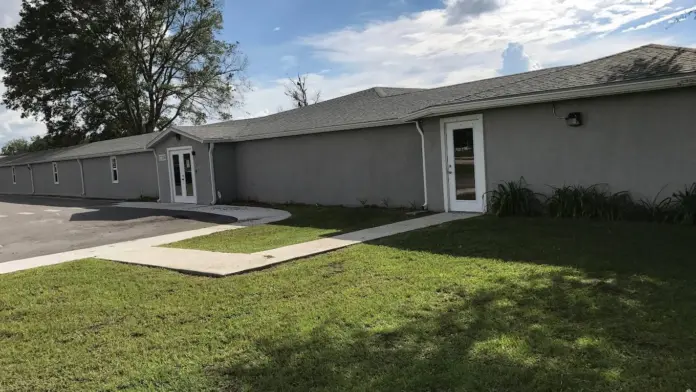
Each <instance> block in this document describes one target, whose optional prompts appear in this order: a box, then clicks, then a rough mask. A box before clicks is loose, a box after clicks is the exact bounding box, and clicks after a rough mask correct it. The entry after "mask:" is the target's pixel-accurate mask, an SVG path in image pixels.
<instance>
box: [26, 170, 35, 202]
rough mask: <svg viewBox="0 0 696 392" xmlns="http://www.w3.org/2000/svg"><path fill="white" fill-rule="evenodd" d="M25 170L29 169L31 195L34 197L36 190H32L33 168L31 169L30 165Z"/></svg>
mask: <svg viewBox="0 0 696 392" xmlns="http://www.w3.org/2000/svg"><path fill="white" fill-rule="evenodd" d="M27 169H29V175H30V176H31V194H32V195H35V194H36V189H34V168H33V167H31V165H27Z"/></svg>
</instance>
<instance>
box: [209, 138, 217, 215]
mask: <svg viewBox="0 0 696 392" xmlns="http://www.w3.org/2000/svg"><path fill="white" fill-rule="evenodd" d="M214 151H215V143H210V144H208V163H209V165H210V186H211V188H212V191H213V200H212V201H211V202H210V204H211V205H215V204H217V187H216V186H215V163H214V162H213V161H214V159H213V152H214Z"/></svg>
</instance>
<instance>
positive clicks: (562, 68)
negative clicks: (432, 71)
mask: <svg viewBox="0 0 696 392" xmlns="http://www.w3.org/2000/svg"><path fill="white" fill-rule="evenodd" d="M576 66H577V65H566V66H560V67H553V68H547V69H546V70H547V71H549V72H545V73H535V74H534V75H530V76H529V77H528V78H523V79H520V80H515V81H510V83H505V84H502V85H500V86H495V87H491V88H489V89H486V90H482V91H477V92H475V93H473V94H469V95H466V96H464V97H459V98H457V99H453V100H449V101H446V102H444V103H442V104H441V105H446V104H448V103H451V102H457V101H462V100H464V99H466V98H468V97H473V96H476V95H479V94H482V93H485V92H488V91H493V90H497V89H500V88H507V87H510V86H512V85H515V84H517V83H522V82H527V81H529V80H532V79H534V78H540V77H542V76H544V77H546V76H548V75H551V74H554V73H556V72H560V71H565V70H567V69H568V68H573V67H576ZM508 76H509V75H508ZM438 106H439V105H438Z"/></svg>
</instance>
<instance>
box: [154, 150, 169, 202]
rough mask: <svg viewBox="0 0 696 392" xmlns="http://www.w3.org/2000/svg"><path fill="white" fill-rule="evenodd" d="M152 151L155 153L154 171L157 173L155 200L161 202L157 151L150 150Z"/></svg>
mask: <svg viewBox="0 0 696 392" xmlns="http://www.w3.org/2000/svg"><path fill="white" fill-rule="evenodd" d="M152 153H153V154H154V155H155V171H156V173H157V202H158V203H161V202H162V190H161V189H160V175H159V159H158V157H157V151H155V150H152ZM167 164H168V163H167Z"/></svg>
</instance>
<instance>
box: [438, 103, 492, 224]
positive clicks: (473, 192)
mask: <svg viewBox="0 0 696 392" xmlns="http://www.w3.org/2000/svg"><path fill="white" fill-rule="evenodd" d="M443 130H444V132H443V133H444V135H443V136H444V137H445V144H446V146H447V149H446V151H447V154H446V162H445V168H446V174H447V176H446V177H447V184H448V186H447V191H448V192H447V196H448V197H447V198H448V200H449V210H450V211H465V212H484V211H485V201H484V197H485V194H486V166H485V160H484V148H483V121H482V119H481V117H480V116H474V117H462V118H454V119H444V120H443Z"/></svg>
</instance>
